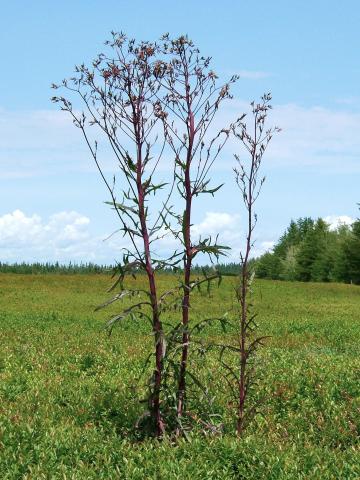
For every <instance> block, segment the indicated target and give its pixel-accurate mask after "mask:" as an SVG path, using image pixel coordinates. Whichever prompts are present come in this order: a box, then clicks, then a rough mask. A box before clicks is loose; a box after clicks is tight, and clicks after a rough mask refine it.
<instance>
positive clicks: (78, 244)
mask: <svg viewBox="0 0 360 480" xmlns="http://www.w3.org/2000/svg"><path fill="white" fill-rule="evenodd" d="M89 223H90V220H89V219H88V218H87V217H85V216H83V215H81V214H79V213H77V212H74V211H71V212H60V213H56V214H54V215H51V216H50V218H49V219H48V221H47V222H46V221H43V219H42V218H41V217H40V216H39V215H36V214H34V215H31V216H27V215H26V214H25V213H24V212H22V211H21V210H15V211H14V212H12V213H8V214H5V215H3V216H2V217H0V256H1V259H2V260H7V261H23V260H24V261H38V260H39V261H47V260H52V261H55V260H66V261H68V260H72V259H76V258H78V259H82V260H86V259H87V258H89V257H88V256H89V255H90V256H91V254H92V251H91V247H92V245H91V236H90V233H89V230H88V225H89Z"/></svg>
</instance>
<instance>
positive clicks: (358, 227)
mask: <svg viewBox="0 0 360 480" xmlns="http://www.w3.org/2000/svg"><path fill="white" fill-rule="evenodd" d="M252 266H253V267H254V268H255V272H256V276H257V277H258V278H268V279H273V280H290V281H292V280H298V281H301V282H345V283H354V284H358V285H360V220H356V221H355V222H354V223H353V224H352V225H351V226H348V225H342V226H340V227H338V228H337V229H336V230H330V228H329V225H328V224H327V223H326V222H325V221H324V220H322V219H321V218H319V219H318V220H313V219H312V218H310V217H306V218H299V219H298V220H296V221H293V220H292V221H291V222H290V225H289V227H288V228H287V229H286V231H285V233H284V234H283V235H282V236H281V237H280V239H279V241H278V242H277V243H276V245H275V247H274V248H273V251H272V252H267V253H265V254H264V255H262V256H261V257H258V258H257V259H254V260H253V261H252ZM213 268H214V267H213V266H210V265H207V266H204V267H201V266H197V267H194V273H195V274H201V273H209V272H210V271H211V270H213ZM217 268H218V270H219V271H220V272H221V273H222V274H224V275H235V274H237V273H238V272H239V268H240V266H239V264H238V263H234V262H232V263H222V264H219V265H218V266H217ZM113 269H114V265H97V264H94V263H80V264H76V263H71V262H70V263H69V264H67V265H64V264H60V263H58V262H56V263H32V264H30V263H13V264H8V263H2V262H0V272H1V273H22V274H44V273H60V274H77V273H81V274H92V273H95V274H96V273H112V272H113ZM166 272H168V273H170V272H171V270H170V269H167V270H166Z"/></svg>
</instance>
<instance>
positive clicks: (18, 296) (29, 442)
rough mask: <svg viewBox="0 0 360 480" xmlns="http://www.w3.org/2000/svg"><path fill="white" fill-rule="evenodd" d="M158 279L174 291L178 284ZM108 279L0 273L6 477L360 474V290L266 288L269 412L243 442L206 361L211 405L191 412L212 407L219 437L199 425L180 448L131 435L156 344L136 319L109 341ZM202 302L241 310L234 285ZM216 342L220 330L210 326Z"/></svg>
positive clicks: (263, 386)
mask: <svg viewBox="0 0 360 480" xmlns="http://www.w3.org/2000/svg"><path fill="white" fill-rule="evenodd" d="M159 281H160V284H161V288H162V289H163V290H165V289H166V288H168V286H169V284H170V283H171V282H173V281H174V280H173V277H172V276H167V275H163V276H160V277H159ZM109 285H110V278H109V276H106V275H73V276H72V275H68V276H60V275H46V276H45V275H44V276H42V275H37V276H29V275H12V274H2V275H0V345H1V349H0V478H1V479H4V480H10V479H11V480H15V479H36V480H38V479H48V478H54V479H56V478H59V479H81V480H82V479H108V478H115V479H116V478H119V479H135V480H136V479H144V478H149V479H152V478H154V479H155V478H157V479H158V478H164V479H177V478H179V479H180V478H181V479H190V478H191V479H197V478H198V479H205V478H206V479H220V478H221V479H241V478H244V479H247V480H248V479H256V480H258V479H262V478H264V479H282V478H284V479H308V478H311V479H337V478H338V479H357V478H360V455H359V431H360V381H359V380H360V360H359V340H360V289H359V287H356V286H351V285H339V284H304V283H286V282H276V281H260V280H257V281H256V284H255V296H254V302H255V305H256V310H257V311H258V315H259V321H260V325H261V334H264V335H270V336H271V338H270V339H269V340H268V341H267V346H266V347H265V348H263V349H261V351H259V361H260V365H259V368H260V372H261V380H260V381H259V383H258V385H257V387H256V390H255V391H254V393H253V395H254V396H255V397H256V398H258V399H259V401H261V402H262V403H261V407H260V413H259V414H258V415H257V416H256V417H255V420H254V421H253V422H252V423H251V424H250V426H249V428H248V429H247V430H246V432H245V434H244V437H243V438H242V439H238V438H236V437H235V436H234V435H233V433H232V432H233V425H231V424H230V422H231V421H232V420H231V419H230V418H229V416H227V414H226V412H227V410H228V409H227V406H228V402H229V398H230V397H229V396H228V394H227V393H228V392H226V389H225V386H224V385H223V382H222V381H221V375H220V374H219V372H218V371H217V370H216V369H217V368H218V367H217V365H218V364H217V361H216V353H215V352H213V353H210V354H208V355H206V356H204V359H203V361H202V362H200V363H198V366H197V369H198V371H197V372H196V373H197V375H199V376H200V377H201V379H202V382H203V383H204V384H205V386H206V388H207V391H206V394H207V395H206V398H205V394H204V393H203V392H202V391H201V390H199V391H198V392H195V393H196V398H194V399H193V400H192V401H191V402H190V405H189V409H190V410H192V411H193V412H197V411H199V409H208V411H209V415H212V418H214V422H218V425H219V426H220V427H221V430H222V433H221V434H219V433H218V434H211V433H210V432H208V431H207V430H206V429H204V428H203V425H202V423H201V421H200V419H199V428H198V430H197V429H195V430H194V431H193V432H192V433H191V434H190V435H189V437H188V440H187V441H185V440H181V441H179V442H178V443H177V444H176V445H174V444H172V443H171V442H170V441H169V440H166V439H165V440H164V441H162V442H157V441H155V440H150V439H147V440H146V439H145V440H141V439H139V438H137V437H136V435H135V436H134V434H133V433H132V432H133V425H134V423H135V422H136V420H137V418H138V416H139V414H140V413H141V411H142V407H141V406H139V405H137V404H136V402H135V401H134V389H135V388H140V387H137V383H136V380H137V378H138V376H139V375H140V373H141V370H142V367H143V361H144V360H145V358H146V356H147V354H148V352H149V351H150V348H151V343H152V338H150V337H149V335H147V332H146V330H145V328H144V327H143V326H142V324H141V322H139V323H137V322H134V321H132V322H130V321H128V322H125V323H123V324H121V325H119V326H118V328H116V329H115V330H114V332H113V334H112V336H111V337H108V336H107V335H106V333H105V332H104V331H103V330H102V327H103V325H104V322H105V320H106V318H108V316H109V315H111V313H112V312H113V313H114V312H116V306H112V307H111V309H112V310H107V311H101V312H99V313H96V314H95V313H94V312H93V309H94V308H95V307H96V306H97V305H98V304H100V303H101V302H102V301H104V300H106V298H107V295H106V293H105V290H106V288H107V287H108V286H109ZM196 295H198V296H199V297H200V298H198V299H196V301H194V302H193V304H194V311H193V315H194V316H198V318H200V317H199V315H200V308H199V311H197V310H196V304H199V303H200V302H201V304H202V305H201V310H204V309H205V310H206V312H207V314H208V315H209V316H214V315H217V314H222V313H223V312H224V311H225V310H228V309H230V308H231V307H232V302H233V291H232V283H231V280H230V279H225V280H224V281H223V283H222V284H221V285H220V287H219V289H216V288H215V289H213V290H212V292H211V296H210V297H208V296H207V295H205V294H201V293H199V294H196ZM199 300H200V302H199ZM174 315H176V313H175V314H174ZM207 335H208V337H209V338H212V339H214V338H215V339H216V338H219V339H220V338H222V335H223V333H222V332H221V330H220V328H219V327H218V326H213V327H211V328H210V329H209V330H208V331H207ZM135 347H136V348H135ZM139 348H141V350H142V351H143V358H139V356H138V354H135V353H136V352H138V351H139ZM215 367H216V368H215ZM190 368H191V365H190ZM208 398H210V399H211V401H210V402H209V401H208V400H207V399H208ZM194 418H195V421H196V415H195V413H194ZM140 440H141V441H140ZM159 472H160V473H159ZM159 475H160V477H159Z"/></svg>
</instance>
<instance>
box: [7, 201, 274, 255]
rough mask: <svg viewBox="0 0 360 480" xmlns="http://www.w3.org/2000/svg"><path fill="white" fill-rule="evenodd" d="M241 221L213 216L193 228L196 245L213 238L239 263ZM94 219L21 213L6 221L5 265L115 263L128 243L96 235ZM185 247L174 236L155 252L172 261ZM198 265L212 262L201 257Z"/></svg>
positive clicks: (263, 244)
mask: <svg viewBox="0 0 360 480" xmlns="http://www.w3.org/2000/svg"><path fill="white" fill-rule="evenodd" d="M240 220H241V219H240V216H239V215H231V214H229V213H226V212H207V213H206V214H205V217H204V218H203V220H202V221H200V222H199V223H196V224H194V225H193V230H192V234H193V241H194V243H196V241H197V240H198V239H200V238H202V239H204V238H207V237H209V236H212V237H213V238H215V236H216V235H217V233H219V238H218V242H219V243H220V244H222V245H226V246H229V247H231V249H232V250H231V251H230V252H229V255H228V260H235V261H236V260H238V258H239V251H240V248H241V244H242V242H243V234H244V232H243V230H242V225H241V221H240ZM90 226H91V222H90V219H89V218H88V217H86V216H84V215H81V214H80V213H78V212H75V211H68V212H66V211H64V212H59V213H55V214H53V215H51V216H50V217H49V218H48V219H43V218H42V217H41V216H39V215H37V214H32V215H26V214H25V213H24V212H22V211H21V210H15V211H13V212H12V213H7V214H5V215H3V216H1V217H0V260H1V261H7V262H22V261H27V262H34V261H40V262H46V261H50V262H55V261H60V262H65V263H66V262H69V261H75V262H88V261H92V262H97V263H113V262H114V260H115V259H116V258H118V257H119V255H120V254H121V250H122V249H123V248H124V247H125V248H126V247H129V243H128V242H127V239H126V238H124V237H122V235H120V234H117V235H114V236H111V237H110V239H109V240H107V241H104V239H106V238H107V237H108V234H103V235H99V234H97V235H94V234H92V232H91V230H90ZM272 246H273V242H269V241H259V242H257V244H256V248H255V249H254V255H256V256H257V255H260V254H261V253H264V252H265V251H266V250H268V249H271V248H272ZM174 247H175V248H176V247H179V244H178V243H177V242H176V241H175V240H174V239H173V238H172V237H171V236H169V235H167V236H165V237H164V238H162V239H161V240H159V241H158V242H157V244H156V245H155V246H154V252H155V254H156V255H159V256H166V255H168V254H169V253H171V251H172V250H173V248H174ZM196 260H197V261H198V262H200V263H203V262H206V261H207V259H206V258H200V256H199V257H197V259H196Z"/></svg>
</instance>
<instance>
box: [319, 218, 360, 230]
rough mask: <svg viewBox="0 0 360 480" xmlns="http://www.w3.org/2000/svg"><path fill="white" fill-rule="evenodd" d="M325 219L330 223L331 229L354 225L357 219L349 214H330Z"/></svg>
mask: <svg viewBox="0 0 360 480" xmlns="http://www.w3.org/2000/svg"><path fill="white" fill-rule="evenodd" d="M324 220H325V222H326V223H328V224H329V227H330V230H336V229H337V228H339V227H341V226H342V225H352V224H353V223H354V222H355V219H354V218H351V217H349V216H348V215H328V216H327V217H325V218H324Z"/></svg>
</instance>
